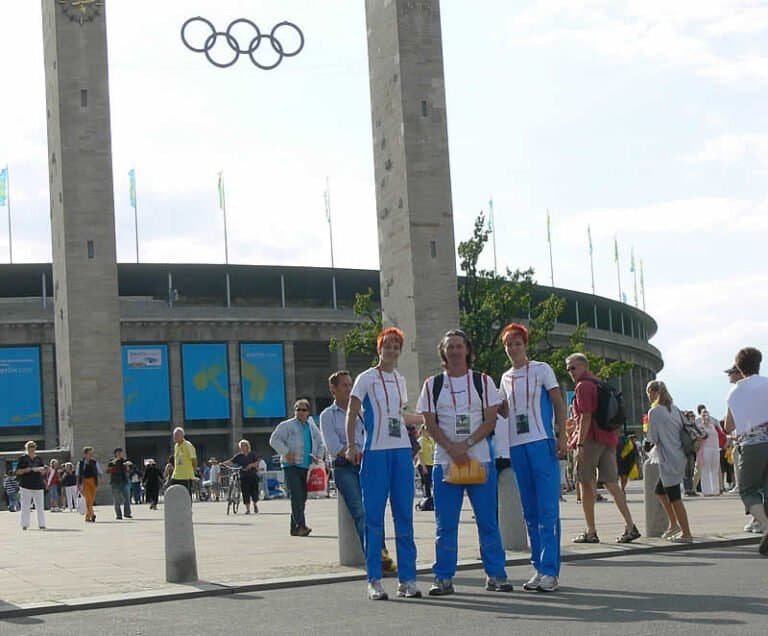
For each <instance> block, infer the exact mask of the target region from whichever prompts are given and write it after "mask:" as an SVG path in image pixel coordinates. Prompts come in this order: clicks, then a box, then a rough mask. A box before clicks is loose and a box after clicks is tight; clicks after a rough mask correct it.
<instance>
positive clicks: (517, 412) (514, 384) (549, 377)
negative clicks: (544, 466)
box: [499, 360, 560, 446]
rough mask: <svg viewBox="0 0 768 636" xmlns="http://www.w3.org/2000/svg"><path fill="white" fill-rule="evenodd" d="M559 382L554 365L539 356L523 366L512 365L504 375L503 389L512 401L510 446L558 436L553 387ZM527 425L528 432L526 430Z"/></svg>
mask: <svg viewBox="0 0 768 636" xmlns="http://www.w3.org/2000/svg"><path fill="white" fill-rule="evenodd" d="M559 386H560V385H559V384H558V382H557V378H556V377H555V372H554V371H553V370H552V367H550V366H549V365H548V364H547V363H546V362H537V361H535V360H531V361H530V362H528V364H526V366H524V367H520V368H519V369H515V368H514V367H512V368H510V369H508V370H507V371H506V372H505V373H504V375H502V376H501V383H500V384H499V391H500V393H501V396H502V397H503V398H504V399H505V400H506V401H507V404H508V405H509V417H508V418H507V419H508V422H509V445H510V446H520V445H522V444H530V443H531V442H538V441H540V440H543V439H555V430H554V425H553V424H554V410H553V407H552V401H551V400H550V398H549V391H550V390H551V389H554V388H557V387H559ZM526 428H527V432H522V431H525V429H526Z"/></svg>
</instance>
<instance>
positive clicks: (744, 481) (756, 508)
mask: <svg viewBox="0 0 768 636" xmlns="http://www.w3.org/2000/svg"><path fill="white" fill-rule="evenodd" d="M762 360H763V354H762V353H760V351H759V350H758V349H755V348H754V347H745V348H744V349H741V350H739V352H738V353H737V354H736V360H735V365H734V366H735V367H736V369H738V371H739V373H740V374H741V376H742V379H741V380H739V381H738V382H737V383H736V385H735V386H734V387H733V388H732V389H731V392H730V393H729V394H728V412H727V414H726V416H725V430H726V432H727V433H731V432H732V431H736V434H737V435H738V436H739V444H740V445H741V458H740V460H739V465H738V466H737V470H738V471H739V496H740V497H741V501H742V502H743V503H744V508H745V509H746V511H747V513H748V514H749V513H751V514H752V516H753V517H754V518H755V521H757V522H758V523H759V524H760V526H761V529H762V531H763V532H764V533H765V534H764V535H763V539H762V541H760V548H759V550H760V554H762V555H763V556H768V514H766V513H768V378H766V377H765V376H762V375H760V363H761V362H762Z"/></svg>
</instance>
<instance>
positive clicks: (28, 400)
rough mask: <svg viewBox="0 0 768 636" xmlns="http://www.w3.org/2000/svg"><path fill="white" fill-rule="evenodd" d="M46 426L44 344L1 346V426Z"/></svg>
mask: <svg viewBox="0 0 768 636" xmlns="http://www.w3.org/2000/svg"><path fill="white" fill-rule="evenodd" d="M42 425H43V406H42V392H41V385H40V347H0V427H2V426H5V427H8V426H42Z"/></svg>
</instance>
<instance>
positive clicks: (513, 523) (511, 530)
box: [498, 468, 528, 552]
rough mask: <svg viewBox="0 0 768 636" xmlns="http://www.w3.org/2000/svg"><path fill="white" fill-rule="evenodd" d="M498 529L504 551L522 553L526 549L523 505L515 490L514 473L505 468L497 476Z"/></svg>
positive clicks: (526, 535)
mask: <svg viewBox="0 0 768 636" xmlns="http://www.w3.org/2000/svg"><path fill="white" fill-rule="evenodd" d="M498 490H499V495H498V497H499V529H500V530H501V542H502V543H503V544H504V549H505V550H516V551H518V552H523V551H525V550H527V549H528V528H527V526H526V525H525V517H524V516H523V504H522V502H521V501H520V491H519V490H518V489H517V479H515V471H513V470H512V469H511V468H505V469H504V470H502V471H501V472H500V473H499V475H498Z"/></svg>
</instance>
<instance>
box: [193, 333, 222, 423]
mask: <svg viewBox="0 0 768 636" xmlns="http://www.w3.org/2000/svg"><path fill="white" fill-rule="evenodd" d="M181 361H182V367H183V368H182V376H183V380H184V419H186V420H224V419H229V368H228V366H227V345H225V344H183V345H181Z"/></svg>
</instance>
